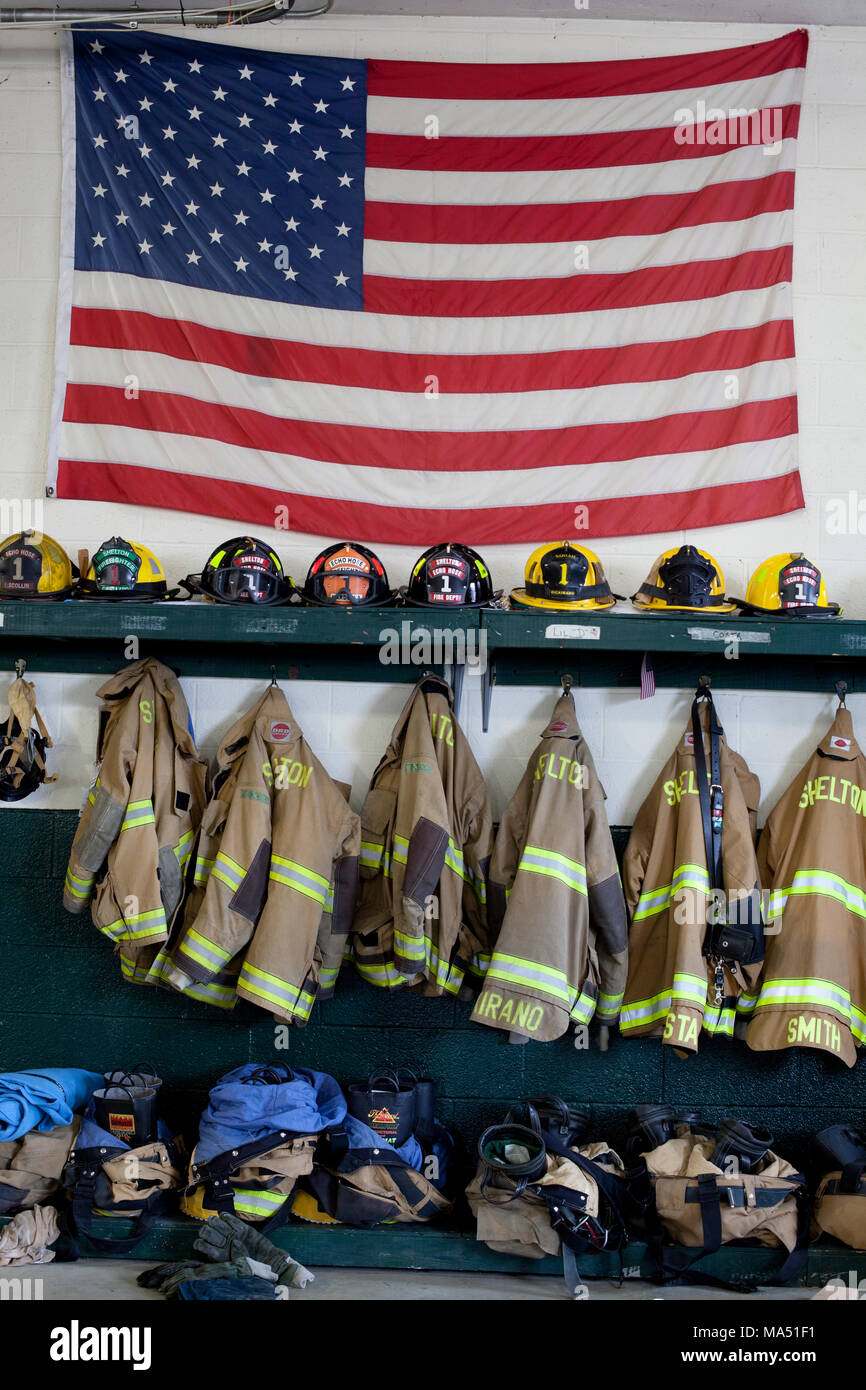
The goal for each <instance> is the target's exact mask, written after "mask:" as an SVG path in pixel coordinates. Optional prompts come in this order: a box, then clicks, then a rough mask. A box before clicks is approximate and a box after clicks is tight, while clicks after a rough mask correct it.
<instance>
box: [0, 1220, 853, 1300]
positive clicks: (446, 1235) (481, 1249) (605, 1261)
mask: <svg viewBox="0 0 866 1390" xmlns="http://www.w3.org/2000/svg"><path fill="white" fill-rule="evenodd" d="M6 1219H7V1218H0V1225H2V1224H5V1220H6ZM198 1227H199V1223H198V1222H197V1221H193V1220H192V1219H190V1218H187V1217H174V1218H163V1219H161V1220H159V1221H156V1222H154V1224H153V1226H152V1227H151V1229H150V1231H149V1232H148V1234H147V1235H146V1236H145V1238H144V1239H143V1240H142V1241H141V1242H140V1243H139V1244H138V1246H137V1247H136V1248H135V1250H132V1251H130V1253H129V1254H128V1255H123V1256H113V1255H109V1254H105V1253H104V1252H102V1251H98V1250H95V1249H93V1247H92V1246H90V1244H89V1242H88V1241H87V1238H86V1237H84V1236H82V1237H80V1239H79V1246H80V1254H81V1257H82V1258H84V1259H115V1258H121V1259H131V1260H179V1259H186V1258H191V1257H194V1256H195V1251H194V1250H193V1241H194V1240H195V1235H196V1231H197V1230H198ZM126 1229H127V1223H126V1222H125V1221H111V1220H109V1219H107V1218H100V1219H97V1220H95V1221H94V1234H95V1235H96V1236H98V1237H111V1236H117V1235H119V1234H122V1232H123V1231H124V1230H126ZM270 1238H271V1239H272V1240H273V1242H274V1244H276V1245H278V1246H279V1247H280V1249H282V1250H287V1251H290V1252H291V1254H292V1256H293V1258H294V1259H296V1260H298V1261H299V1262H300V1263H301V1264H305V1265H311V1266H313V1267H314V1268H315V1267H316V1266H319V1267H322V1268H342V1269H345V1268H358V1269H414V1270H427V1271H452V1272H462V1273H488V1274H490V1273H499V1274H521V1275H526V1274H538V1275H547V1276H549V1275H561V1273H562V1264H561V1262H560V1260H559V1259H558V1258H552V1257H551V1258H547V1259H541V1260H531V1259H520V1258H518V1257H516V1256H513V1255H502V1254H498V1253H497V1252H496V1251H494V1250H490V1249H488V1247H487V1246H486V1245H484V1244H483V1243H482V1242H481V1241H478V1240H476V1239H475V1235H474V1232H473V1231H471V1230H455V1229H453V1228H448V1227H442V1226H413V1225H411V1224H408V1223H407V1224H405V1225H394V1226H389V1227H387V1228H386V1227H379V1228H373V1229H372V1230H357V1229H355V1228H353V1227H350V1226H331V1225H327V1226H318V1225H313V1224H309V1223H305V1222H297V1223H295V1222H294V1221H293V1222H292V1224H290V1225H288V1226H282V1227H280V1228H279V1229H278V1230H277V1231H274V1232H273V1233H272V1235H271V1237H270ZM784 1258H785V1254H784V1252H783V1251H779V1250H768V1249H766V1248H762V1247H755V1246H736V1245H728V1246H725V1247H724V1248H723V1249H722V1250H719V1251H718V1252H717V1253H716V1254H715V1255H710V1256H707V1257H706V1258H705V1259H704V1260H703V1261H702V1263H701V1266H700V1268H701V1269H702V1270H704V1271H705V1272H707V1273H708V1274H712V1275H715V1276H716V1277H719V1278H722V1279H728V1280H736V1279H747V1278H749V1277H755V1276H758V1275H761V1276H763V1277H764V1278H765V1279H766V1280H768V1281H772V1279H773V1277H774V1275H775V1274H776V1273H777V1271H778V1270H779V1269H780V1268H781V1267H782V1264H783V1263H784ZM621 1268H622V1269H623V1270H625V1271H626V1272H627V1277H628V1278H630V1279H634V1278H642V1279H650V1278H651V1277H652V1264H651V1262H650V1260H649V1259H648V1257H647V1247H646V1245H645V1244H643V1243H642V1242H639V1241H634V1242H632V1243H630V1244H629V1245H627V1246H626V1248H625V1250H624V1251H623V1252H622V1262H621V1263H620V1257H619V1255H618V1254H616V1253H613V1252H610V1253H602V1254H599V1255H587V1256H584V1257H582V1258H581V1259H579V1260H578V1269H579V1271H580V1274H581V1276H582V1277H583V1278H586V1279H612V1280H615V1281H618V1280H619V1278H620V1272H621ZM852 1275H854V1276H856V1279H857V1280H860V1279H864V1278H866V1251H862V1250H849V1249H848V1248H847V1247H845V1246H842V1245H832V1244H830V1243H826V1242H825V1243H819V1244H815V1245H812V1246H810V1248H809V1256H808V1263H807V1266H806V1269H805V1270H804V1271H803V1273H802V1274H801V1275H800V1276H799V1278H797V1279H796V1280H794V1281H793V1283H794V1284H796V1285H812V1286H819V1285H821V1284H824V1283H826V1282H827V1280H828V1279H831V1278H840V1279H843V1280H844V1281H845V1282H846V1284H847V1283H848V1281H849V1280H850V1279H851V1276H852Z"/></svg>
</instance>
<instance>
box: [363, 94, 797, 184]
mask: <svg viewBox="0 0 866 1390" xmlns="http://www.w3.org/2000/svg"><path fill="white" fill-rule="evenodd" d="M775 111H776V112H780V113H781V116H779V115H775V117H774V112H773V111H767V112H766V113H765V115H764V120H767V121H769V122H770V124H769V126H768V127H767V130H768V133H769V135H770V139H771V141H775V140H776V139H781V140H787V139H793V138H794V137H795V136H796V134H797V131H798V128H799V124H800V108H799V106H782V107H777V108H775ZM777 123H778V124H777ZM678 129H688V130H690V131H691V132H692V133H693V139H694V143H693V144H678V143H677V141H676V140H675V139H674V132H675V131H676V130H678ZM715 129H716V123H715V122H706V123H705V124H703V125H694V126H689V127H678V126H662V127H661V128H659V129H655V130H613V131H602V132H600V133H599V134H591V135H442V136H440V137H439V139H438V140H427V139H425V137H424V136H423V135H385V134H379V133H378V132H376V131H370V130H368V131H367V166H368V168H371V169H425V170H433V171H441V170H448V171H450V172H453V173H461V172H463V173H479V172H480V173H489V172H495V173H513V172H519V171H525V170H531V169H541V170H552V169H606V168H611V167H612V166H616V165H622V164H629V165H631V164H669V163H673V161H674V160H680V159H705V158H708V157H712V156H713V155H717V154H722V153H724V152H725V151H726V150H734V149H742V148H743V147H744V146H745V145H761V144H763V143H765V141H764V137H763V136H761V138H759V139H748V140H740V139H739V137H738V135H737V132H736V131H734V132H730V131H726V132H725V134H726V136H727V135H730V134H733V137H734V138H733V139H731V140H730V142H728V140H727V139H725V140H723V141H721V140H720V141H715V140H712V141H709V140H707V138H706V137H707V134H708V133H709V134H711V135H713V134H714V132H715Z"/></svg>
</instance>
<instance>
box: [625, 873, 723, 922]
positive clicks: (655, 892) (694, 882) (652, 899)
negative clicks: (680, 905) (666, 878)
mask: <svg viewBox="0 0 866 1390" xmlns="http://www.w3.org/2000/svg"><path fill="white" fill-rule="evenodd" d="M682 888H694V889H695V891H696V892H698V893H709V891H710V876H709V874H708V873H707V871H706V869H705V868H704V867H703V866H702V865H701V864H680V866H679V868H677V869H676V870H675V871H674V876H673V880H672V881H671V882H670V883H667V884H664V885H663V886H662V887H661V888H652V889H650V890H649V891H648V892H646V893H641V895H640V897H639V898H638V902H637V907H636V908H635V910H634V916H633V918H632V921H633V922H637V921H640V919H641V918H642V917H653V916H655V914H656V913H657V912H663V911H664V909H665V908H666V907H668V905H669V904H670V902H671V900H672V899H673V898H674V897H675V895H676V894H677V893H678V892H679V891H680V889H682Z"/></svg>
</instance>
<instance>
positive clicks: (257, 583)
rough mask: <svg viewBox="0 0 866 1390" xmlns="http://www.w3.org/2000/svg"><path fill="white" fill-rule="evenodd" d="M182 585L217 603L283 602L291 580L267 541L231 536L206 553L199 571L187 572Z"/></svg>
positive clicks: (289, 589)
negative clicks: (204, 563) (206, 558)
mask: <svg viewBox="0 0 866 1390" xmlns="http://www.w3.org/2000/svg"><path fill="white" fill-rule="evenodd" d="M182 582H183V586H184V588H185V589H189V590H191V592H192V593H196V594H204V595H205V596H206V597H207V598H211V599H214V600H215V601H216V602H217V603H256V604H268V603H285V601H286V599H287V598H288V597H289V594H290V593H291V583H290V581H288V580H287V579H286V577H285V575H284V574H283V566H282V564H281V562H280V557H279V555H278V554H277V553H276V551H275V550H272V549H271V547H270V546H269V545H268V543H267V541H262V540H258V539H257V538H256V537H255V536H233V537H232V539H231V540H230V541H224V542H223V544H222V545H218V546H217V548H216V550H214V551H213V553H212V554H211V555H210V556H209V557H208V561H207V564H206V565H205V567H204V569H203V570H202V572H201V574H188V575H187V577H186V579H185V580H183V581H182Z"/></svg>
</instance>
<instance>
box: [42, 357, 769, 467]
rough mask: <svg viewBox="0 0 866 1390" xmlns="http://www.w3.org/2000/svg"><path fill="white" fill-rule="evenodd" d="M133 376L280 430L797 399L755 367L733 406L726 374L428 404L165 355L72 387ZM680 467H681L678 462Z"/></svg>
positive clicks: (526, 422) (414, 426) (144, 388)
mask: <svg viewBox="0 0 866 1390" xmlns="http://www.w3.org/2000/svg"><path fill="white" fill-rule="evenodd" d="M129 375H132V376H135V377H136V378H137V379H138V391H139V394H140V395H145V394H146V393H150V392H165V393H167V394H170V395H180V396H186V397H188V398H189V399H190V400H191V401H207V402H210V403H212V404H214V405H219V406H222V407H225V408H226V409H227V410H233V409H242V410H256V411H261V412H262V413H263V414H265V415H267V416H268V417H270V418H272V419H277V420H281V419H282V420H318V421H321V422H323V423H325V424H347V425H365V426H367V427H368V428H370V429H382V430H389V429H390V430H418V431H428V432H431V433H433V434H437V433H439V432H440V431H451V430H541V429H565V428H568V427H570V426H577V425H596V424H597V425H601V424H620V423H621V424H628V423H629V422H636V421H640V420H658V419H661V418H662V417H664V416H667V415H685V414H689V413H691V412H698V411H705V410H731V409H736V408H738V407H740V406H742V405H745V404H746V403H748V402H750V401H770V400H780V399H784V398H785V397H787V396H791V395H793V394H794V392H795V390H796V374H795V363H794V360H793V359H790V360H783V361H778V362H757V363H756V364H755V365H754V366H752V367H742V368H740V369H739V371H738V372H737V373H736V377H737V397H736V399H735V400H731V399H730V397H729V395H728V394H726V393H727V391H728V381H727V375H728V374H727V373H725V372H723V371H713V372H699V373H697V374H696V375H693V376H686V377H676V378H674V379H672V380H670V381H664V380H662V381H643V382H624V383H622V384H618V385H615V386H591V387H587V388H585V389H583V390H578V389H575V388H572V389H571V390H567V391H527V392H512V391H500V392H497V393H495V394H490V395H487V394H483V393H480V392H479V393H475V394H468V395H460V394H447V393H443V394H441V395H440V396H438V397H436V398H429V397H428V396H427V395H426V394H425V392H424V378H423V376H422V375H421V374H420V371H419V377H418V390H417V391H414V392H405V391H376V390H372V389H370V388H368V387H360V386H331V385H323V384H321V383H319V382H313V381H299V382H294V381H280V380H273V379H271V378H270V377H258V376H247V375H245V374H244V373H243V372H238V371H233V370H232V369H230V368H228V367H216V366H212V365H210V364H209V363H199V362H186V361H183V360H180V359H175V358H173V357H167V356H164V355H163V354H161V353H152V352H132V351H128V350H127V351H115V350H114V349H111V348H104V349H101V348H78V347H76V348H72V349H71V350H70V356H69V380H70V382H72V383H78V384H81V385H87V386H94V385H102V386H109V387H115V388H116V387H118V386H120V385H122V383H123V381H124V380H125V378H126V377H127V376H129ZM680 457H683V456H682V455H680Z"/></svg>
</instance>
